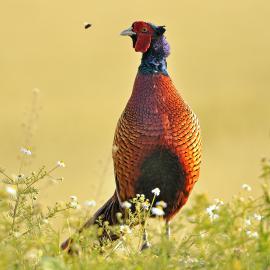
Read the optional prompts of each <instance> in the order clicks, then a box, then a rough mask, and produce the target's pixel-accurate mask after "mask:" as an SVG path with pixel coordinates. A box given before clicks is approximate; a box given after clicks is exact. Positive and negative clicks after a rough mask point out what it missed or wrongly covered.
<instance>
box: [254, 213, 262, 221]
mask: <svg viewBox="0 0 270 270" xmlns="http://www.w3.org/2000/svg"><path fill="white" fill-rule="evenodd" d="M253 217H254V219H256V220H257V221H261V220H262V216H261V215H259V214H256V213H255V214H254V215H253Z"/></svg>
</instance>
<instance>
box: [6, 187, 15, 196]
mask: <svg viewBox="0 0 270 270" xmlns="http://www.w3.org/2000/svg"><path fill="white" fill-rule="evenodd" d="M6 192H7V193H8V194H10V195H11V196H14V197H15V196H16V195H17V191H16V189H15V188H13V187H6Z"/></svg>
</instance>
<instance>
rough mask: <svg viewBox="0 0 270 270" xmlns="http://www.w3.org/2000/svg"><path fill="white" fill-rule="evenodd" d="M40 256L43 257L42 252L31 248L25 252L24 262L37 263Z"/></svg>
mask: <svg viewBox="0 0 270 270" xmlns="http://www.w3.org/2000/svg"><path fill="white" fill-rule="evenodd" d="M42 255H43V252H42V250H40V249H35V248H33V249H30V250H29V251H27V252H26V254H25V255H24V257H25V259H26V260H29V261H37V260H39V259H40V258H41V256H42Z"/></svg>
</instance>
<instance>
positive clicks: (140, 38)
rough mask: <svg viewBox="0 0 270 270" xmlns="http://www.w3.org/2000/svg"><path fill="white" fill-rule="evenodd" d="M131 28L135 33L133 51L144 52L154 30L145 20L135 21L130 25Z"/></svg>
mask: <svg viewBox="0 0 270 270" xmlns="http://www.w3.org/2000/svg"><path fill="white" fill-rule="evenodd" d="M132 30H133V31H134V32H135V33H136V42H135V46H134V48H135V51H136V52H142V53H145V52H146V51H147V50H148V49H149V47H150V45H151V41H152V36H153V34H154V30H153V29H152V27H151V26H150V25H149V24H148V23H145V22H141V21H138V22H135V23H133V25H132Z"/></svg>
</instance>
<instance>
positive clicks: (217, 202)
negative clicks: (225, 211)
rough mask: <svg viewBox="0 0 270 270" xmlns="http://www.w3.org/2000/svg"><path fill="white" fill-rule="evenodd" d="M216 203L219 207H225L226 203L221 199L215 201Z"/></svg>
mask: <svg viewBox="0 0 270 270" xmlns="http://www.w3.org/2000/svg"><path fill="white" fill-rule="evenodd" d="M214 202H215V204H217V205H224V202H223V201H221V200H220V199H214Z"/></svg>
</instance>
